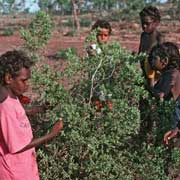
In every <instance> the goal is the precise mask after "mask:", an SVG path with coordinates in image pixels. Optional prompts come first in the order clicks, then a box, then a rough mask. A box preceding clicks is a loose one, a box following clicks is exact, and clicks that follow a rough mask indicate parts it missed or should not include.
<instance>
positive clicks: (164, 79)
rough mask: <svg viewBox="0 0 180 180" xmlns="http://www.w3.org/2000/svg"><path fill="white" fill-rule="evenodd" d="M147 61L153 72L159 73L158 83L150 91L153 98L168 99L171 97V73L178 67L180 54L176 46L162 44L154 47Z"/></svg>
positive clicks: (170, 43) (167, 43)
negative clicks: (161, 97)
mask: <svg viewBox="0 0 180 180" xmlns="http://www.w3.org/2000/svg"><path fill="white" fill-rule="evenodd" d="M148 61H149V63H150V66H151V68H152V69H153V70H158V71H160V73H161V75H160V78H159V81H158V82H157V83H156V84H155V86H154V87H153V88H151V89H150V91H151V93H152V95H153V96H155V97H160V96H162V94H163V98H165V99H168V98H170V97H171V80H172V73H173V71H174V70H175V69H176V68H179V67H180V54H179V49H178V47H177V45H176V44H174V43H172V42H164V43H162V44H157V45H156V46H154V47H153V48H152V50H151V52H150V54H149V57H148Z"/></svg>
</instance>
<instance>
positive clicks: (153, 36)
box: [138, 6, 164, 87]
mask: <svg viewBox="0 0 180 180" xmlns="http://www.w3.org/2000/svg"><path fill="white" fill-rule="evenodd" d="M139 15H140V20H141V25H142V30H143V32H142V33H141V37H140V45H139V52H138V54H139V53H146V54H147V55H149V53H150V51H151V49H152V47H153V46H154V45H156V44H161V43H162V42H163V41H164V36H163V35H162V33H160V32H159V31H158V30H157V28H158V26H159V24H160V20H161V15H160V12H159V10H158V9H157V8H156V7H154V6H147V7H145V8H144V9H143V10H142V11H141V12H140V13H139ZM141 69H142V71H143V74H144V76H145V78H146V80H147V84H146V85H147V86H150V87H153V86H154V84H155V81H156V79H158V72H157V71H154V70H152V69H151V67H150V65H149V62H148V60H147V59H144V60H143V61H141Z"/></svg>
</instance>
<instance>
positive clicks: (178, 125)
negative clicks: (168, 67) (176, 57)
mask: <svg viewBox="0 0 180 180" xmlns="http://www.w3.org/2000/svg"><path fill="white" fill-rule="evenodd" d="M171 86H172V88H171V93H172V95H173V99H174V100H176V102H177V107H176V108H175V111H174V112H173V120H174V122H175V124H174V125H173V129H171V130H170V131H167V132H166V133H165V134H164V139H163V140H164V142H165V144H167V145H168V144H169V140H171V139H172V138H174V137H175V136H176V135H177V134H178V131H179V129H180V71H179V70H178V69H176V70H174V71H173V73H172V81H171ZM175 145H176V146H179V144H178V143H177V142H176V143H175Z"/></svg>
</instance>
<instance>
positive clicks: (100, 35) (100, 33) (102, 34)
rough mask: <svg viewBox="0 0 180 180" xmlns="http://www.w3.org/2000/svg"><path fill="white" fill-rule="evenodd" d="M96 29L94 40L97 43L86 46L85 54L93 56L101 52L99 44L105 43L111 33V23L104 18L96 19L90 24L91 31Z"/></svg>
mask: <svg viewBox="0 0 180 180" xmlns="http://www.w3.org/2000/svg"><path fill="white" fill-rule="evenodd" d="M93 30H97V34H96V40H97V44H91V45H90V46H88V47H87V54H88V55H89V56H93V55H96V54H100V53H101V52H102V50H101V48H100V46H101V44H103V43H107V42H108V40H109V36H110V34H111V31H112V29H111V25H110V24H109V22H107V21H106V20H97V21H96V22H95V24H94V25H93V26H92V29H91V31H93Z"/></svg>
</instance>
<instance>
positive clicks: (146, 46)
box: [139, 31, 164, 54]
mask: <svg viewBox="0 0 180 180" xmlns="http://www.w3.org/2000/svg"><path fill="white" fill-rule="evenodd" d="M163 41H164V37H163V35H162V34H161V33H160V32H159V31H154V32H153V33H146V32H142V33H141V38H140V45H139V53H140V52H145V53H147V54H149V53H150V51H151V49H152V47H153V46H154V45H156V44H158V43H159V44H160V43H162V42H163Z"/></svg>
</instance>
